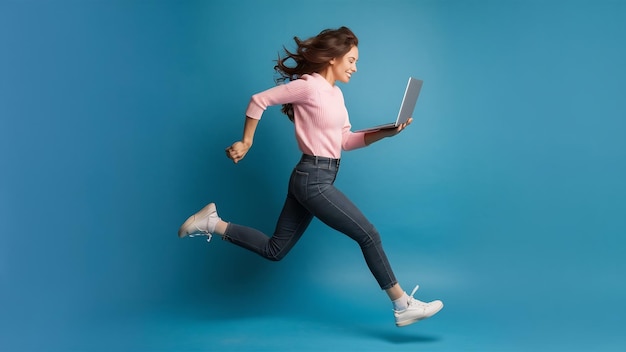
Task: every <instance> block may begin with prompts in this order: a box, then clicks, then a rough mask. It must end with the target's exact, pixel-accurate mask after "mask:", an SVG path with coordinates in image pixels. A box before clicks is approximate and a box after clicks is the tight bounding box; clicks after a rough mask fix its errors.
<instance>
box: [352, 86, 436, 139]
mask: <svg viewBox="0 0 626 352" xmlns="http://www.w3.org/2000/svg"><path fill="white" fill-rule="evenodd" d="M423 83H424V81H422V80H420V79H417V78H413V77H409V82H408V83H407V84H406V89H405V90H404V97H403V98H402V104H400V112H398V117H397V118H396V121H395V122H389V123H385V124H382V125H378V126H374V127H370V128H365V129H361V130H358V131H354V132H373V131H378V130H384V129H388V128H396V127H398V126H400V125H401V124H403V123H405V122H407V121H408V119H409V118H410V117H411V116H413V111H414V110H415V104H416V103H417V97H418V96H419V95H420V90H421V89H422V84H423Z"/></svg>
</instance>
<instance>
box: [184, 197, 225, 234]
mask: <svg viewBox="0 0 626 352" xmlns="http://www.w3.org/2000/svg"><path fill="white" fill-rule="evenodd" d="M219 220H220V217H219V216H218V215H217V209H216V208H215V203H210V204H208V205H207V206H205V207H204V208H202V209H201V210H200V211H199V212H197V213H195V214H193V215H192V216H190V217H189V218H188V219H187V220H186V221H185V222H184V223H183V224H182V226H181V227H180V228H179V229H178V237H180V238H183V237H185V236H189V237H195V236H207V242H208V241H211V237H213V236H212V235H211V234H212V233H213V232H215V226H216V225H217V223H218V221H219Z"/></svg>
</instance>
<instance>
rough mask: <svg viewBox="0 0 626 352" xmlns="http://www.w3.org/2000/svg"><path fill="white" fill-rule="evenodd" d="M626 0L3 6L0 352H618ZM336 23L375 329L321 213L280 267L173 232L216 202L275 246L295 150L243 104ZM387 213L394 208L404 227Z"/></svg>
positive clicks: (622, 342)
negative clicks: (345, 56)
mask: <svg viewBox="0 0 626 352" xmlns="http://www.w3.org/2000/svg"><path fill="white" fill-rule="evenodd" d="M624 18H626V2H624V1H618V0H615V1H612V0H599V1H598V0H593V1H592V0H589V1H581V0H575V1H557V0H550V1H532V0H531V1H495V0H493V1H490V0H473V1H452V0H450V1H443V0H442V1H435V0H430V1H367V0H365V1H316V2H294V1H283V0H276V1H254V2H253V1H214V2H208V1H206V2H205V1H165V0H162V1H147V0H146V1H138V0H136V1H121V0H120V1H97V0H91V1H78V0H76V1H71V0H59V1H13V0H1V1H0V116H1V119H0V150H1V158H0V162H1V165H2V172H1V173H0V179H1V182H0V195H1V198H0V199H1V202H0V221H1V222H0V225H1V235H2V236H1V243H0V299H1V300H0V302H1V304H2V307H1V310H2V313H1V314H0V325H1V326H0V350H2V351H30V350H33V351H36V350H50V351H52V350H54V351H56V350H81V351H97V350H102V351H111V350H116V351H140V350H159V351H169V350H172V351H185V350H273V351H276V350H320V349H332V350H428V351H459V350H478V351H502V350H507V351H529V350H533V351H563V350H581V351H586V350H598V351H612V350H624V349H625V348H626V337H624V331H625V328H626V319H625V318H624V317H625V316H626V304H625V303H624V296H625V294H626V285H625V284H624V271H625V269H626V260H625V259H624V249H625V245H626V243H625V239H624V235H625V234H626V216H625V215H626V205H625V202H626V184H625V182H624V180H626V138H624V137H625V135H626V105H625V104H624V81H625V80H626V65H625V63H626V49H625V48H626V46H625V45H624V39H625V38H626V21H624ZM341 25H346V26H348V27H350V28H351V29H353V30H354V32H355V33H356V34H357V35H358V37H359V39H360V45H359V49H360V60H359V65H358V68H359V71H358V73H356V74H355V75H354V77H353V79H352V81H351V82H350V84H347V85H341V88H342V90H343V92H344V96H345V98H346V103H347V107H348V109H349V111H350V116H351V120H352V123H353V126H354V127H357V128H358V127H367V126H369V125H372V124H378V123H381V122H385V121H387V120H389V119H392V118H393V117H394V116H395V114H396V112H397V108H398V105H399V103H400V97H401V94H402V91H403V89H404V84H405V82H406V78H407V76H409V75H413V76H416V77H419V78H422V79H423V80H424V82H425V83H424V88H423V90H422V94H421V96H420V100H419V102H418V105H417V108H416V111H415V121H414V123H413V124H412V125H411V126H410V128H409V129H407V130H406V131H405V132H403V133H402V134H401V135H399V136H397V137H395V138H393V139H387V140H384V141H381V142H379V143H377V144H375V145H373V146H370V147H368V148H365V149H360V150H357V151H352V152H347V153H344V155H343V161H342V169H341V172H340V175H339V179H338V181H337V184H338V186H339V187H340V188H341V189H342V190H343V191H344V192H345V193H346V194H347V195H349V196H350V197H351V198H352V200H353V201H354V202H355V203H356V204H357V205H359V206H360V207H361V209H362V211H363V212H364V213H365V214H366V215H367V216H368V217H369V218H370V220H371V221H372V222H373V223H374V224H376V226H377V227H378V229H379V230H380V231H381V233H382V236H383V241H384V244H385V246H386V250H387V252H388V255H389V257H390V260H391V263H392V265H393V266H394V268H395V271H396V274H397V276H398V278H399V279H400V281H401V283H402V285H403V286H404V288H405V290H410V289H411V288H412V287H413V285H415V284H418V283H419V284H420V285H421V289H420V291H418V294H417V297H418V298H421V299H423V300H430V299H436V298H439V299H442V300H443V301H444V303H445V304H446V307H445V308H444V309H443V310H442V311H441V313H439V314H438V315H437V316H436V317H434V318H433V319H430V320H427V321H424V322H420V323H418V324H416V325H412V326H410V327H407V328H402V329H398V328H396V327H395V326H394V324H393V316H392V312H391V306H390V304H389V302H388V301H387V298H386V295H385V294H384V293H383V292H382V291H380V290H379V288H378V287H377V285H376V283H375V281H374V279H373V278H372V277H371V275H370V273H369V271H368V270H367V268H366V266H365V264H364V261H363V259H362V257H361V254H360V251H359V250H358V247H357V246H356V245H355V244H354V243H353V242H352V241H350V240H349V239H347V238H346V237H344V236H342V235H340V234H338V233H336V232H334V231H332V230H330V229H328V228H326V227H325V226H323V225H322V224H321V223H319V222H318V221H314V222H313V223H312V225H311V227H310V229H309V230H308V232H307V234H306V235H305V236H304V237H303V239H302V240H301V242H300V243H299V244H298V245H297V246H296V247H295V248H294V249H293V251H292V252H291V253H290V255H289V256H287V258H285V259H284V260H283V261H282V262H279V263H272V262H269V261H265V260H264V259H262V258H260V257H258V256H256V255H254V254H251V253H248V252H246V251H244V250H242V249H240V248H238V247H235V246H232V245H230V244H228V243H226V242H222V241H219V240H216V239H214V240H213V242H211V243H210V244H207V243H206V242H204V241H203V240H202V239H185V240H180V239H178V238H177V236H176V231H177V229H178V227H179V225H180V224H181V223H182V222H183V221H184V220H185V219H186V218H187V216H189V215H190V214H192V213H193V212H195V211H196V210H197V209H199V208H200V207H202V206H203V205H204V204H205V203H207V202H209V201H215V202H217V204H218V209H219V211H220V215H221V216H222V217H223V218H224V219H225V220H228V221H233V222H237V223H242V224H247V225H253V226H255V227H257V228H259V229H262V230H264V231H268V232H269V231H271V230H272V229H273V225H274V222H275V219H276V217H277V215H278V212H279V211H280V207H281V205H282V201H283V198H284V195H285V190H286V184H287V177H288V175H289V172H290V170H291V168H292V167H293V165H294V164H295V162H296V161H297V159H298V157H299V152H298V150H297V147H296V144H295V139H294V137H293V131H292V125H291V123H290V122H289V121H288V120H287V119H286V117H285V116H284V115H281V114H280V112H279V108H277V107H274V108H270V109H269V110H268V111H267V112H266V114H265V115H264V118H263V120H262V122H261V124H260V126H259V128H258V130H257V136H256V139H255V144H254V146H253V148H252V150H251V151H250V153H249V154H248V156H247V158H246V159H245V160H244V161H243V162H242V163H240V164H239V165H234V164H232V163H231V162H230V161H229V160H228V159H227V158H225V157H224V151H223V150H224V148H225V147H227V146H228V145H230V144H231V143H232V142H234V141H235V140H237V139H238V138H239V137H240V136H241V128H242V124H243V119H244V116H243V114H244V111H245V108H246V106H247V103H248V101H249V98H250V95H251V94H253V93H255V92H258V91H260V90H263V89H266V88H269V87H271V86H272V85H273V84H274V82H273V69H272V67H273V64H274V62H273V60H275V58H276V56H277V54H278V53H279V51H280V50H281V48H282V46H283V45H285V46H286V47H288V48H293V47H294V46H293V39H292V38H293V36H296V35H297V36H299V37H301V38H306V37H309V36H312V35H315V34H317V33H318V32H319V31H320V30H321V29H324V28H335V27H338V26H341ZM398 213H400V215H399V216H398V215H397V214H398Z"/></svg>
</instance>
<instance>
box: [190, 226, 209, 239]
mask: <svg viewBox="0 0 626 352" xmlns="http://www.w3.org/2000/svg"><path fill="white" fill-rule="evenodd" d="M196 228H197V229H198V226H196ZM198 231H201V232H202V233H201V234H191V235H189V237H200V236H207V238H206V241H207V242H211V238H213V235H212V234H210V233H208V232H205V231H202V230H200V229H198Z"/></svg>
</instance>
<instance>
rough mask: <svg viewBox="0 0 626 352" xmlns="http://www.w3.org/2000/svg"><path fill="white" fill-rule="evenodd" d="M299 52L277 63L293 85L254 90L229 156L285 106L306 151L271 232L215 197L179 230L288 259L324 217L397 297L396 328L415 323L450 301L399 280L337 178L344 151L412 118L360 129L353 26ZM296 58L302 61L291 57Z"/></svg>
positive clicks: (240, 152) (325, 34)
mask: <svg viewBox="0 0 626 352" xmlns="http://www.w3.org/2000/svg"><path fill="white" fill-rule="evenodd" d="M294 40H295V42H296V44H297V46H298V47H297V51H296V52H295V53H291V52H289V51H288V50H286V49H285V52H286V56H285V57H283V58H280V57H279V58H278V61H277V65H276V66H275V69H276V70H277V71H278V72H279V73H280V74H281V76H282V79H283V80H285V81H287V83H286V84H282V85H278V86H276V87H273V88H270V89H268V90H266V91H263V92H260V93H258V94H255V95H253V96H252V99H251V100H250V103H249V105H248V108H247V110H246V119H245V125H244V131H243V138H242V140H241V141H238V142H235V143H234V144H233V145H231V146H230V147H228V148H226V155H227V156H228V157H229V158H230V159H232V160H233V162H235V163H238V162H239V161H240V160H241V159H243V157H244V156H245V155H246V153H247V152H248V150H249V149H250V147H251V146H252V142H253V138H254V132H255V130H256V127H257V124H258V122H259V120H260V118H261V115H262V114H263V112H264V111H265V110H266V109H267V107H269V106H273V105H283V108H282V111H283V113H285V114H286V115H287V116H288V117H289V118H290V120H292V121H293V122H294V125H295V132H296V139H297V142H298V146H299V148H300V150H301V151H302V153H303V155H302V158H301V159H300V161H299V163H298V164H297V165H296V166H295V168H294V170H293V172H292V174H291V178H290V180H289V188H288V192H287V199H286V200H285V204H284V206H283V209H282V212H281V214H280V217H279V218H278V222H277V225H276V229H275V231H274V234H273V235H272V236H271V237H268V236H266V235H265V234H263V233H262V232H260V231H258V230H255V229H253V228H249V227H245V226H242V225H237V224H233V223H227V222H225V221H223V220H222V219H221V218H220V217H219V216H218V214H217V210H216V207H215V204H214V203H210V204H208V205H207V206H206V207H204V208H203V209H202V210H200V211H199V212H197V213H196V214H194V215H192V216H190V217H189V218H188V219H187V221H185V223H184V224H183V225H182V226H181V227H180V229H179V232H178V236H179V237H181V238H182V237H185V236H202V235H205V236H208V239H209V240H210V239H211V234H217V235H220V236H222V238H223V239H224V240H227V241H230V242H232V243H234V244H236V245H239V246H241V247H243V248H246V249H248V250H251V251H253V252H255V253H257V254H259V255H261V256H263V257H264V258H267V259H269V260H274V261H278V260H280V259H282V258H283V257H284V256H285V255H286V254H287V253H288V252H289V250H290V249H291V248H292V247H293V246H294V245H295V243H296V242H297V241H298V239H299V238H300V237H301V236H302V234H303V233H304V231H305V230H306V228H307V226H308V225H309V223H310V222H311V220H312V219H313V217H317V218H318V219H320V220H321V221H322V222H324V223H325V224H326V225H328V226H330V227H332V228H333V229H336V230H338V231H340V232H342V233H344V234H346V235H348V236H349V237H350V238H352V239H353V240H355V241H356V242H357V243H358V244H359V246H360V247H361V250H362V252H363V256H364V257H365V261H366V263H367V265H368V267H369V269H370V271H371V272H372V274H373V275H374V277H375V279H376V280H377V282H378V284H379V285H380V287H381V289H383V290H385V291H386V293H387V295H388V296H389V298H390V299H391V301H392V303H393V307H394V316H395V319H396V325H397V326H405V325H408V324H412V323H414V322H416V321H418V320H421V319H425V318H428V317H430V316H432V315H434V314H435V313H437V312H438V311H439V310H440V309H441V308H442V307H443V303H442V302H441V301H439V300H437V301H433V302H429V303H425V302H421V301H419V300H417V299H415V298H413V295H414V294H415V291H416V290H417V287H415V289H414V290H413V292H412V293H411V295H407V294H406V292H405V291H404V290H403V289H402V288H401V287H400V285H399V284H398V282H397V280H396V278H395V276H394V273H393V271H392V269H391V266H390V264H389V261H388V260H387V256H386V255H385V252H384V250H383V247H382V244H381V240H380V236H379V233H378V231H377V230H376V229H375V228H374V226H373V225H372V224H371V223H370V222H369V221H368V220H367V219H366V218H365V216H364V215H363V214H362V213H361V212H360V211H359V209H357V207H356V206H355V205H354V204H352V202H351V201H350V200H349V199H348V198H347V197H346V196H345V195H344V194H343V193H341V192H340V191H339V190H338V189H337V188H335V186H333V183H334V181H335V177H336V175H337V171H338V169H339V161H340V157H341V151H342V149H343V150H352V149H356V148H361V147H365V146H367V145H370V144H372V143H374V142H376V141H379V140H381V139H383V138H385V137H391V136H395V135H396V134H398V133H400V132H401V131H402V130H403V129H404V128H406V127H407V126H408V125H409V124H410V123H411V119H410V120H409V121H408V122H407V123H405V124H402V125H400V126H399V127H397V128H395V129H385V130H378V131H375V132H367V133H363V132H360V133H355V132H352V131H350V127H351V125H350V121H349V118H348V112H347V110H346V107H345V104H344V100H343V94H342V93H341V90H340V89H339V87H337V86H336V83H337V81H339V82H342V83H348V82H349V81H350V78H351V76H352V74H354V73H355V72H356V71H357V68H356V63H357V61H358V59H359V51H358V47H357V45H358V39H357V37H356V36H355V35H354V33H352V31H351V30H350V29H348V28H346V27H341V28H338V29H326V30H323V31H322V32H320V33H319V34H318V35H317V36H315V37H312V38H309V39H307V40H304V41H302V40H300V39H299V38H298V37H295V38H294ZM288 60H292V61H293V62H295V66H288V65H287V64H286V62H287V61H288Z"/></svg>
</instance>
